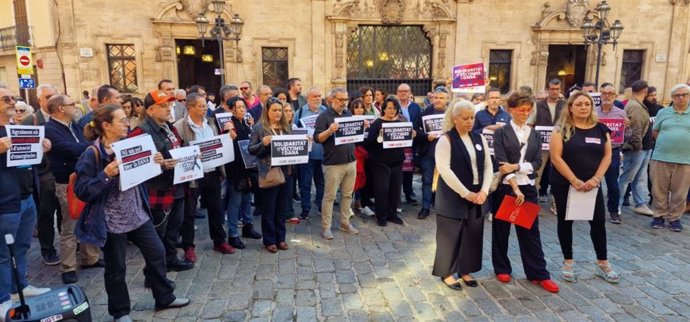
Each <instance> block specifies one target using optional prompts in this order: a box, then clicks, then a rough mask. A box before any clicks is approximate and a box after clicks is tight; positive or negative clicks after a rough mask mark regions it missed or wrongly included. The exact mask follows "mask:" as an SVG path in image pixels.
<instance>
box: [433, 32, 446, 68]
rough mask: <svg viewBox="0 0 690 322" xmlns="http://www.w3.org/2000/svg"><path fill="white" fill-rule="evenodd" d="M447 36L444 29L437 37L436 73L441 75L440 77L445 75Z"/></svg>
mask: <svg viewBox="0 0 690 322" xmlns="http://www.w3.org/2000/svg"><path fill="white" fill-rule="evenodd" d="M447 38H448V32H446V31H443V32H441V33H440V34H439V37H438V64H437V65H436V74H437V75H442V77H443V76H444V75H446V50H447V47H448V46H447V44H446V43H447V41H446V39H447Z"/></svg>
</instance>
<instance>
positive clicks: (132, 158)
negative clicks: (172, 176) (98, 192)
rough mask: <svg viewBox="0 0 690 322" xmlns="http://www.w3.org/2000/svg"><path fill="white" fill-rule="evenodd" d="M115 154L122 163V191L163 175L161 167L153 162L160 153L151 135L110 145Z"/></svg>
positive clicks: (120, 166)
mask: <svg viewBox="0 0 690 322" xmlns="http://www.w3.org/2000/svg"><path fill="white" fill-rule="evenodd" d="M110 146H111V147H112V148H113V152H115V159H116V160H119V161H121V163H120V165H119V166H118V168H119V169H120V191H125V190H128V189H130V188H132V187H135V186H136V185H138V184H140V183H142V182H144V181H146V180H148V179H151V178H153V177H155V176H157V175H159V174H161V172H162V170H161V166H160V164H158V163H155V162H153V156H154V155H155V154H156V153H157V152H158V151H157V150H156V145H155V144H153V139H152V138H151V136H150V135H148V134H144V135H138V136H135V137H131V138H128V139H124V140H121V141H117V142H115V143H113V144H111V145H110Z"/></svg>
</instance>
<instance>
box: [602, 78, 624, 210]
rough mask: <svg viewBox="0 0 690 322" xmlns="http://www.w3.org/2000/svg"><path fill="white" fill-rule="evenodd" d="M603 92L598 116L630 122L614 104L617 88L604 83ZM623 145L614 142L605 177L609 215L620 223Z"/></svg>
mask: <svg viewBox="0 0 690 322" xmlns="http://www.w3.org/2000/svg"><path fill="white" fill-rule="evenodd" d="M599 92H600V93H601V107H596V108H595V110H596V112H597V116H598V117H599V119H623V120H625V121H624V122H626V123H629V120H628V115H627V114H626V113H625V111H624V110H622V109H620V108H618V107H616V106H615V105H613V101H614V100H615V99H616V88H615V87H614V86H613V84H611V83H604V84H602V85H601V88H600V89H599ZM621 145H622V144H612V145H611V148H612V151H611V152H612V153H611V164H610V165H609V168H608V170H606V174H605V175H604V178H605V180H606V191H607V192H606V197H607V199H608V201H607V202H606V208H608V211H609V216H610V217H611V222H612V223H620V217H621V215H620V209H619V202H620V191H619V189H618V175H619V173H620V167H621Z"/></svg>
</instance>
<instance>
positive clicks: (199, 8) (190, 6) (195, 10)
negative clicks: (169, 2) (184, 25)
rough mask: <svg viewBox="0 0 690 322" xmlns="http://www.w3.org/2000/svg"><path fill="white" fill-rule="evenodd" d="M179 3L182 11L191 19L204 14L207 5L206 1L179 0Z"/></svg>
mask: <svg viewBox="0 0 690 322" xmlns="http://www.w3.org/2000/svg"><path fill="white" fill-rule="evenodd" d="M180 2H181V3H182V6H183V7H184V11H185V12H187V14H189V15H190V16H191V17H198V16H199V15H200V14H202V13H206V10H208V5H209V1H208V0H180Z"/></svg>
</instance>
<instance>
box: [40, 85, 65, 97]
mask: <svg viewBox="0 0 690 322" xmlns="http://www.w3.org/2000/svg"><path fill="white" fill-rule="evenodd" d="M47 88H50V89H52V90H54V91H55V93H56V94H59V93H60V91H58V89H57V87H55V86H53V85H51V84H41V85H38V87H36V97H41V96H43V91H44V90H46V89H47Z"/></svg>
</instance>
